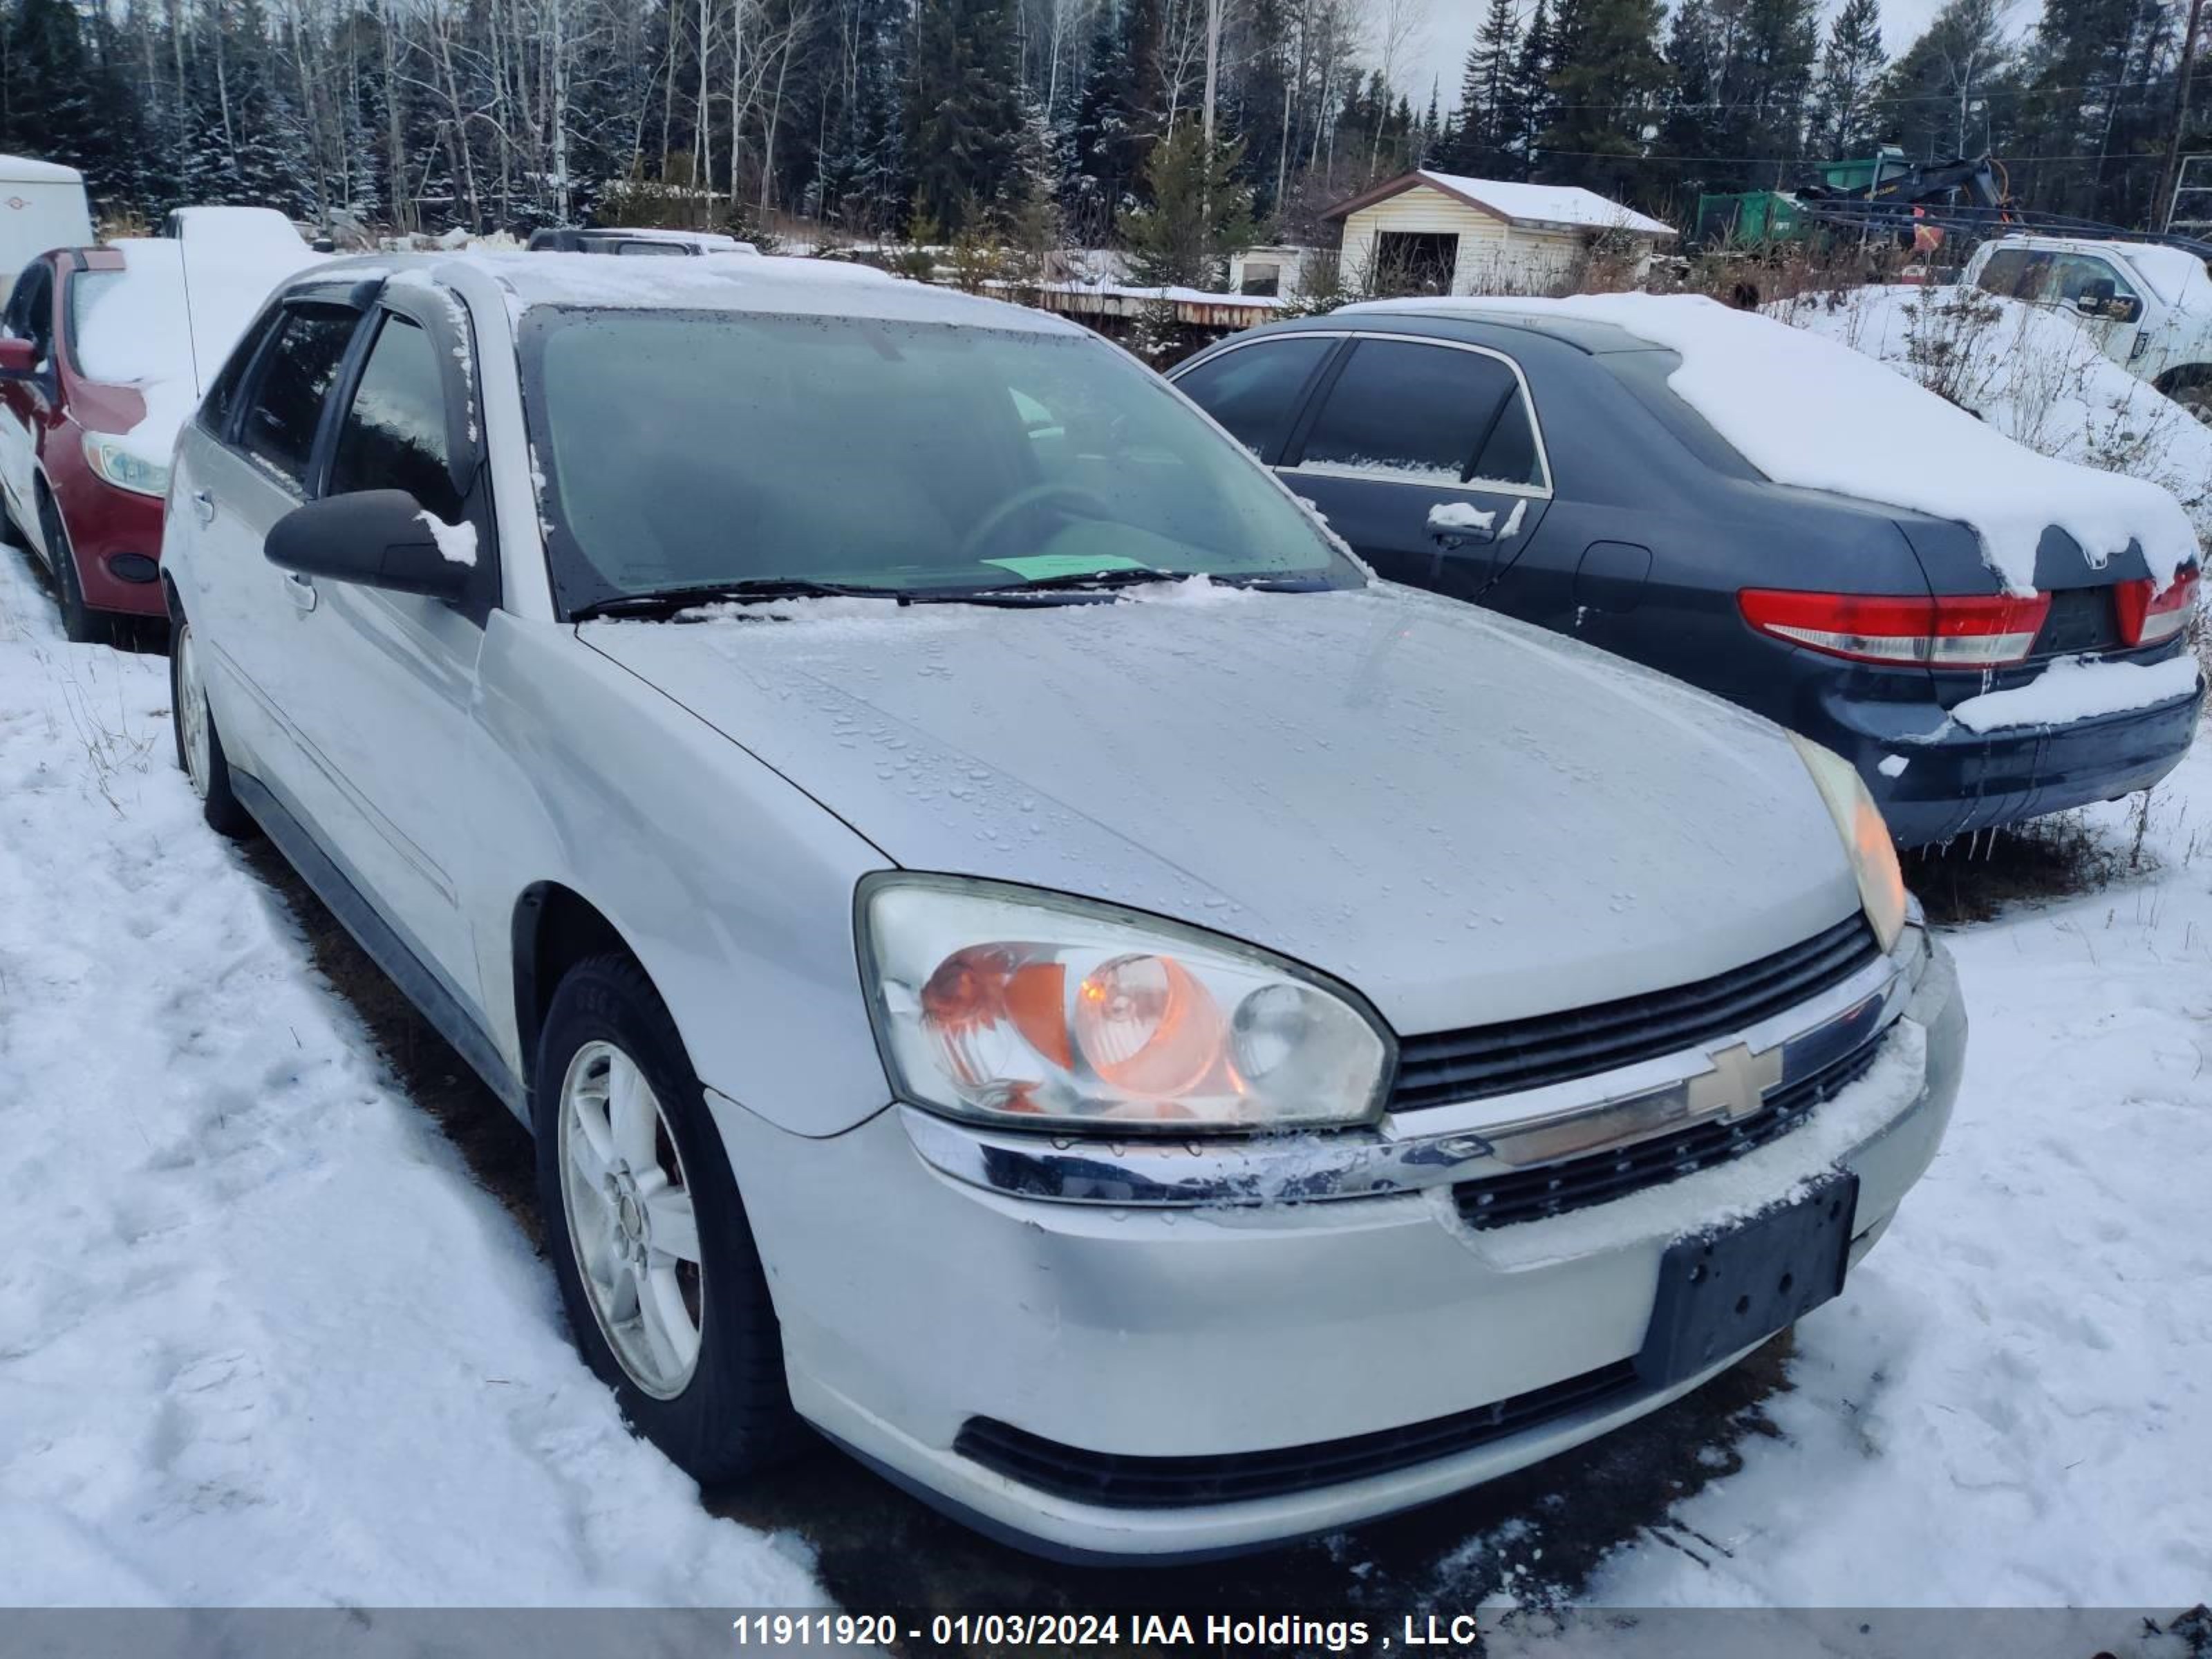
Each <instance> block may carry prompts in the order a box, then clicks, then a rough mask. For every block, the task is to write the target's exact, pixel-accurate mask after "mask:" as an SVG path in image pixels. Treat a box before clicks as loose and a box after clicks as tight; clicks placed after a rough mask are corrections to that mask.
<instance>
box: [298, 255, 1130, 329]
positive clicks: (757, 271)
mask: <svg viewBox="0 0 2212 1659" xmlns="http://www.w3.org/2000/svg"><path fill="white" fill-rule="evenodd" d="M403 272H419V273H420V274H421V276H422V277H428V278H434V279H435V280H438V281H441V282H445V283H451V284H452V285H453V286H454V287H456V288H461V289H468V288H471V287H474V286H476V285H477V284H480V283H486V282H489V283H490V284H492V285H493V286H494V287H495V288H496V289H499V290H500V292H501V295H502V297H503V299H504V301H505V302H506V305H507V311H508V313H509V314H510V315H511V316H513V317H514V318H515V319H517V320H520V318H521V317H522V315H523V314H524V313H526V312H528V311H530V310H531V309H532V308H534V307H539V306H552V307H581V308H586V309H589V308H602V309H607V310H622V311H729V312H751V313H763V314H780V315H786V316H799V317H866V318H872V319H880V320H883V321H887V322H926V323H945V324H952V325H966V326H968V327H971V328H996V329H1017V330H1021V331H1025V332H1029V333H1034V334H1072V335H1085V336H1087V335H1088V334H1089V331H1088V330H1086V329H1085V328H1083V327H1081V326H1080V325H1077V324H1074V323H1071V322H1066V321H1064V320H1063V319H1060V318H1057V317H1054V316H1051V315H1049V314H1048V313H1045V312H1042V311H1035V310H1032V309H1030V307H1026V306H1015V305H1008V304H1006V303H1005V302H1004V301H999V300H986V299H982V298H980V297H978V296H976V295H969V294H962V293H958V292H956V291H954V290H951V289H941V288H932V287H928V286H927V285H926V284H924V283H915V282H909V281H907V280H905V279H903V278H902V277H897V276H891V275H890V274H889V273H888V272H885V271H881V270H874V269H872V267H870V266H866V265H855V264H846V263H844V262H843V261H841V260H832V259H808V258H788V257H785V256H781V255H776V254H759V253H708V254H703V255H702V256H700V257H699V258H695V259H610V258H607V257H606V256H605V254H599V253H544V252H540V253H487V252H465V253H426V254H401V255H389V254H386V255H376V254H367V255H363V256H362V257H361V258H356V259H343V260H337V261H334V262H332V263H331V264H327V265H325V266H323V267H321V268H320V269H319V270H317V271H316V273H315V276H316V277H317V278H318V279H319V280H331V279H344V278H351V279H352V280H355V281H360V280H362V279H364V278H368V277H373V276H398V275H400V274H401V273H403ZM418 280H419V278H418Z"/></svg>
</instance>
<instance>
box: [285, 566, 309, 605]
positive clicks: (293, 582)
mask: <svg viewBox="0 0 2212 1659" xmlns="http://www.w3.org/2000/svg"><path fill="white" fill-rule="evenodd" d="M284 591H285V592H287V593H289V594H290V595H291V596H292V603H293V604H294V605H296V606H297V607H299V609H301V610H302V611H313V609H314V608H315V584H314V582H313V580H310V579H309V578H307V577H306V576H303V575H301V574H300V573H299V572H298V571H296V570H288V571H286V572H285V573H284Z"/></svg>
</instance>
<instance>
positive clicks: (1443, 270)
mask: <svg viewBox="0 0 2212 1659" xmlns="http://www.w3.org/2000/svg"><path fill="white" fill-rule="evenodd" d="M1323 217H1324V218H1328V219H1340V220H1342V221H1343V222H1344V251H1343V254H1342V256H1341V257H1342V261H1343V272H1344V280H1345V282H1346V284H1347V285H1349V286H1351V287H1352V288H1355V289H1361V290H1363V291H1365V292H1368V293H1434V294H1541V293H1545V292H1547V290H1549V289H1552V288H1553V286H1555V285H1556V284H1557V283H1559V281H1560V279H1561V278H1563V277H1565V276H1566V275H1567V273H1568V272H1569V270H1571V269H1572V268H1573V266H1574V264H1575V261H1576V260H1577V258H1580V257H1581V256H1582V254H1583V251H1584V250H1585V249H1586V248H1588V247H1589V246H1590V245H1591V244H1592V243H1594V242H1596V241H1598V240H1601V239H1602V240H1607V241H1609V242H1613V243H1615V244H1616V245H1618V246H1620V247H1621V248H1622V251H1623V252H1627V253H1629V254H1630V255H1632V257H1634V258H1637V259H1638V261H1639V262H1641V261H1642V260H1644V259H1646V258H1650V255H1651V254H1652V252H1654V251H1655V250H1656V248H1657V247H1658V246H1659V244H1660V243H1661V242H1662V241H1663V240H1668V239H1669V238H1671V237H1673V236H1674V234H1675V232H1674V227H1673V226H1672V225H1669V224H1667V223H1664V222H1662V221H1660V220H1657V219H1654V218H1650V217H1649V216H1646V215H1644V214H1641V213H1638V212H1637V211H1636V210H1634V209H1633V208H1630V207H1626V206H1624V205H1622V204H1620V203H1619V202H1615V201H1611V200H1609V199H1607V197H1603V196H1600V195H1599V194H1598V193H1597V192H1596V191H1589V190H1584V189H1583V188H1582V187H1581V186H1580V185H1524V184H1516V183H1513V182H1511V181H1510V180H1506V179H1466V178H1462V177H1461V176H1459V175H1458V174H1456V173H1431V172H1428V171H1426V170H1423V171H1421V172H1419V173H1405V174H1403V175H1401V177H1399V178H1396V179H1389V180H1387V181H1385V182H1384V183H1383V184H1379V185H1375V186H1374V187H1373V188H1371V189H1370V190H1364V191H1361V192H1360V193H1359V194H1358V195H1357V196H1354V197H1351V198H1349V199H1348V200H1346V201H1342V202H1339V203H1338V204H1336V205H1335V206H1334V207H1333V208H1331V209H1329V210H1328V212H1327V213H1326V214H1324V215H1323Z"/></svg>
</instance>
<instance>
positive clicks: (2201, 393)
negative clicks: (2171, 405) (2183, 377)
mask: <svg viewBox="0 0 2212 1659" xmlns="http://www.w3.org/2000/svg"><path fill="white" fill-rule="evenodd" d="M2172 398H2173V401H2174V402H2176V403H2178V404H2180V405H2181V406H2182V408H2184V409H2185V410H2188V411H2189V413H2190V415H2191V416H2192V417H2193V418H2194V419H2196V420H2197V421H2199V422H2202V423H2203V424H2204V425H2206V426H2212V380H2191V382H2190V383H2189V384H2188V385H2187V386H2176V387H2174V389H2173V392H2172Z"/></svg>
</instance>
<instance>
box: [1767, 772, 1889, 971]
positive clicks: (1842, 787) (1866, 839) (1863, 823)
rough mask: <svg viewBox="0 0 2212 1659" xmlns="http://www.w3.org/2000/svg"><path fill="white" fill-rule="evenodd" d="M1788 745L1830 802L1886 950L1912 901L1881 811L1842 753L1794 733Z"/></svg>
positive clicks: (1869, 915) (1862, 896) (1876, 932)
mask: <svg viewBox="0 0 2212 1659" xmlns="http://www.w3.org/2000/svg"><path fill="white" fill-rule="evenodd" d="M1790 742H1791V743H1793V744H1796V745H1797V752H1798V753H1799V754H1800V755H1802V757H1804V760H1805V767H1806V769H1807V770H1808V771H1809V772H1811V773H1812V775H1813V781H1814V783H1817V784H1819V785H1820V796H1821V799H1824V800H1826V802H1827V803H1828V815H1829V816H1830V817H1832V818H1834V819H1835V821H1836V829H1837V832H1838V834H1840V835H1841V836H1843V838H1844V852H1846V853H1847V854H1850V860H1851V870H1852V872H1853V873H1854V874H1856V875H1857V877H1858V878H1859V901H1860V902H1861V903H1863V904H1864V905H1865V907H1866V915H1867V921H1869V922H1870V923H1871V924H1873V927H1874V936H1875V939H1876V940H1878V941H1879V942H1880V944H1881V948H1882V949H1883V950H1884V951H1888V950H1889V949H1891V948H1892V947H1893V945H1896V943H1897V936H1898V935H1899V933H1903V932H1904V931H1905V907H1906V904H1907V902H1908V901H1907V899H1906V896H1905V872H1904V871H1902V870H1900V869H1899V868H1898V865H1897V843H1896V842H1893V841H1892V840H1891V839H1890V835H1889V825H1888V824H1887V823H1884V822H1883V821H1882V816H1881V808H1880V807H1879V806H1876V805H1875V804H1874V797H1873V796H1872V795H1870V794H1869V793H1867V787H1866V781H1865V780H1864V779H1863V778H1861V777H1860V776H1859V775H1858V769H1857V767H1855V766H1853V765H1852V764H1851V763H1850V762H1849V761H1847V760H1845V759H1844V757H1842V756H1841V755H1838V753H1836V752H1835V750H1832V749H1824V748H1822V747H1821V746H1820V744H1817V743H1814V742H1812V741H1811V740H1810V739H1808V738H1801V737H1799V736H1798V735H1797V734H1796V732H1791V733H1790Z"/></svg>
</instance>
